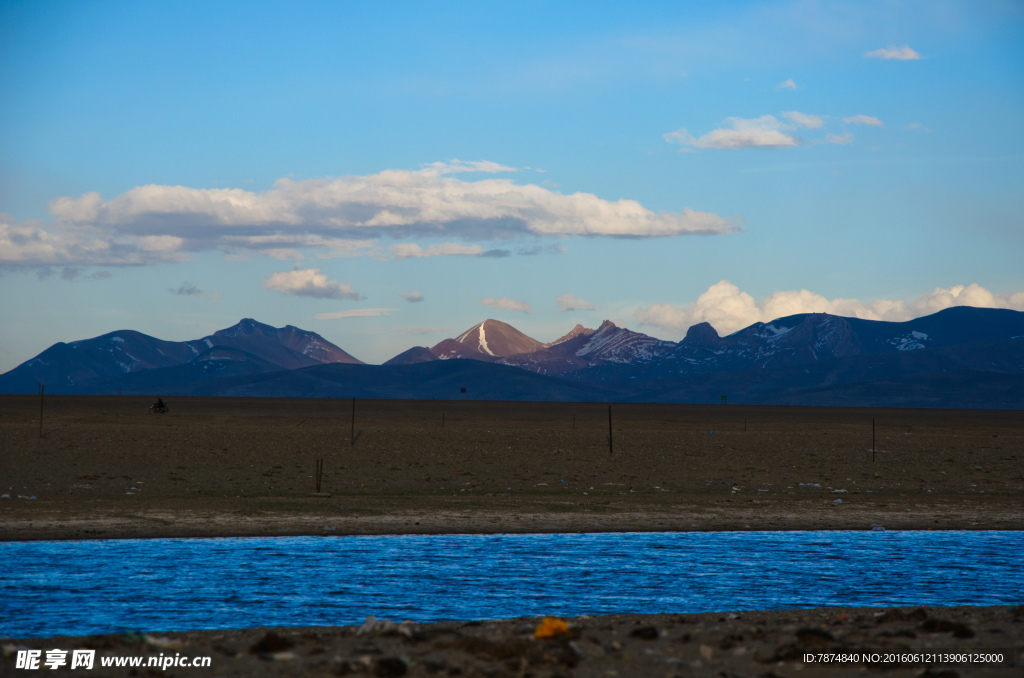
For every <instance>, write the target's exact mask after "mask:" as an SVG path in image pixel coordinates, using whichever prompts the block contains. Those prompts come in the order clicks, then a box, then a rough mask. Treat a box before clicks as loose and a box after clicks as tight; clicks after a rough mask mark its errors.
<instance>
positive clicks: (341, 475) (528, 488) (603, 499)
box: [0, 395, 1024, 540]
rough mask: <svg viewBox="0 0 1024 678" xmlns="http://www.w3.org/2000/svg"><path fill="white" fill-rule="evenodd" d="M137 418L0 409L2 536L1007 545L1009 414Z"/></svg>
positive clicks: (178, 407) (105, 409) (253, 405)
mask: <svg viewBox="0 0 1024 678" xmlns="http://www.w3.org/2000/svg"><path fill="white" fill-rule="evenodd" d="M151 400H152V399H147V398H140V397H137V396H133V397H82V396H55V397H53V396H47V397H46V399H45V403H44V411H43V420H42V433H43V435H42V437H40V426H39V397H38V396H17V395H7V396H0V493H4V494H9V495H10V497H11V498H10V499H2V500H0V540H27V539H88V538H112V537H157V536H163V537H167V536H242V535H299V534H329V535H332V536H333V535H343V534H360V533H378V534H387V533H395V534H398V533H442V532H447V533H453V532H454V533H461V532H576V531H585V532H612V531H676V530H807V529H855V530H867V529H872V527H873V526H883V527H884V528H885V529H1002V530H1006V529H1009V530H1017V529H1022V528H1024V416H1022V414H1021V413H1020V412H1016V411H971V410H962V411H951V410H902V409H900V410H897V409H868V408H795V407H792V408H790V407H747V406H734V405H721V406H697V405H632V404H613V405H612V426H613V443H614V447H613V452H609V444H608V443H609V441H608V408H607V405H598V404H566V403H520V402H474V401H399V400H376V401H357V402H356V414H355V428H354V433H355V435H354V444H353V429H352V420H351V408H352V403H351V401H350V400H325V399H320V400H318V399H260V398H252V399H242V398H237V399H233V398H167V401H168V404H169V405H170V407H171V411H170V413H168V414H164V415H151V414H149V413H148V407H149V405H150V402H151ZM872 419H874V420H875V441H876V444H875V447H876V450H877V452H876V453H875V455H874V457H875V458H874V460H872V449H871V440H872ZM319 458H322V459H323V460H324V474H323V480H322V492H321V493H320V494H319V495H316V494H315V493H314V489H315V484H314V482H315V481H314V473H315V469H316V460H317V459H319ZM843 490H845V492H844V491H843ZM19 496H20V497H24V498H19ZM27 497H35V499H29V498H27ZM836 500H841V502H837V501H836Z"/></svg>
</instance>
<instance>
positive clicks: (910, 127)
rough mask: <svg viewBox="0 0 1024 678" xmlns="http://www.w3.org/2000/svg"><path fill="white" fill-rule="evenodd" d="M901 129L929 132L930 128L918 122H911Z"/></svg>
mask: <svg viewBox="0 0 1024 678" xmlns="http://www.w3.org/2000/svg"><path fill="white" fill-rule="evenodd" d="M903 129H905V130H910V131H911V132H931V130H930V129H928V128H927V127H925V126H924V125H922V124H921V123H919V122H912V123H910V124H909V125H907V126H906V127H904V128H903Z"/></svg>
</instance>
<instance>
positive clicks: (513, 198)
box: [0, 124, 742, 266]
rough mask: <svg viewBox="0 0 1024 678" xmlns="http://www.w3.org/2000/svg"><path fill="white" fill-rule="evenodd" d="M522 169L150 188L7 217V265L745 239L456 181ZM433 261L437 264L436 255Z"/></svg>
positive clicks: (596, 205)
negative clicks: (607, 240)
mask: <svg viewBox="0 0 1024 678" xmlns="http://www.w3.org/2000/svg"><path fill="white" fill-rule="evenodd" d="M740 126H741V127H742V124H740ZM511 169H512V168H506V167H504V166H502V165H498V164H497V163H493V162H489V161H479V162H463V161H451V162H449V163H436V164H434V165H430V166H428V167H426V168H423V169H420V170H416V171H405V170H386V171H383V172H380V173H378V174H373V175H369V176H346V177H340V178H330V179H307V180H302V181H295V180H291V179H279V180H278V181H276V182H275V183H274V186H273V187H272V188H271V189H270V190H268V191H264V192H250V191H246V190H242V189H238V188H226V189H222V188H217V189H200V188H189V187H187V186H163V185H148V186H139V187H136V188H133V189H131V190H129V191H126V192H125V193H122V194H120V195H117V196H115V197H113V198H111V199H110V200H103V198H102V197H101V196H100V195H99V194H98V193H86V194H84V195H82V196H80V197H78V198H72V197H61V198H57V199H55V200H53V201H52V202H51V203H50V212H51V214H52V215H53V217H54V218H55V220H54V221H51V222H49V223H42V222H37V221H32V222H21V223H19V222H16V221H15V220H13V219H12V218H10V217H8V216H6V215H2V216H0V264H6V265H9V266H10V265H24V266H40V265H126V264H147V263H155V262H161V261H183V260H186V259H187V258H188V255H189V254H190V253H193V252H202V251H209V250H216V249H220V250H223V251H225V252H227V253H231V254H234V255H237V254H245V253H247V252H255V253H262V254H265V255H267V256H272V257H276V258H280V259H293V260H294V259H299V258H302V257H303V256H304V254H303V253H304V252H309V251H311V252H314V253H315V254H316V255H317V256H318V257H324V258H327V257H339V256H356V255H365V254H369V255H371V256H379V255H380V253H381V250H380V248H379V247H378V246H377V245H375V242H376V241H377V239H379V238H382V237H387V238H394V239H396V240H397V239H405V238H412V237H427V238H454V239H460V240H463V241H469V242H481V241H489V240H495V239H507V238H514V237H519V236H541V237H558V238H561V237H566V236H604V237H630V238H652V237H674V236H682V235H715V234H723V233H733V232H737V231H739V230H741V225H742V219H741V218H738V217H737V218H731V219H727V218H723V217H721V216H719V215H717V214H713V213H710V212H698V211H695V210H692V209H689V208H684V209H682V210H681V211H678V212H653V211H651V210H649V209H647V208H645V207H644V206H643V205H641V204H640V203H639V202H637V201H635V200H614V201H613V200H604V199H602V198H599V197H597V196H596V195H593V194H589V193H573V194H569V195H565V194H562V193H558V192H555V191H552V190H550V189H547V188H544V187H542V186H539V185H536V184H525V185H520V184H515V183H513V182H512V181H511V180H510V179H501V178H485V179H481V180H478V181H463V180H461V179H459V178H456V177H454V176H451V175H452V174H455V173H465V172H469V173H493V172H500V171H511ZM468 246H469V245H467V247H468ZM442 247H443V246H442ZM402 251H403V250H402V248H399V252H402ZM425 251H426V252H428V256H432V255H431V254H429V253H430V252H431V249H430V248H427V249H426V250H425ZM482 251H485V250H482ZM404 252H405V253H406V254H407V255H408V256H417V255H416V254H408V253H409V252H415V250H414V249H413V248H410V249H406V250H404Z"/></svg>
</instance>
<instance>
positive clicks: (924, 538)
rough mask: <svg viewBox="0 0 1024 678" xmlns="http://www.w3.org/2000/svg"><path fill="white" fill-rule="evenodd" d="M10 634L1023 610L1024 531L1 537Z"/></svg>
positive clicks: (1, 608) (0, 613) (1, 623)
mask: <svg viewBox="0 0 1024 678" xmlns="http://www.w3.org/2000/svg"><path fill="white" fill-rule="evenodd" d="M0 563H2V564H3V565H2V568H0V636H5V635H6V636H12V637H33V636H51V635H58V634H68V635H84V634H91V633H111V632H116V631H122V630H125V629H133V630H144V631H171V630H186V629H213V628H244V627H252V626H260V625H262V626H311V625H337V624H353V623H360V622H362V621H363V619H364V618H365V617H366V616H367V615H370V614H374V615H377V616H378V617H382V618H385V619H392V620H403V619H412V620H416V621H438V620H444V619H495V618H508V617H518V616H529V615H540V614H558V615H566V616H576V615H581V614H608V613H616V612H645V613H654V612H704V611H710V610H717V611H724V610H752V609H778V608H790V607H820V606H881V605H933V606H943V605H962V604H972V605H1005V604H1020V603H1024V565H1022V563H1024V532H711V533H707V532H704V533H701V532H691V533H640V534H539V535H443V536H422V535H404V536H367V537H340V538H327V539H325V538H320V537H289V538H280V537H277V538H244V539H242V538H240V539H147V540H110V541H80V542H8V543H0Z"/></svg>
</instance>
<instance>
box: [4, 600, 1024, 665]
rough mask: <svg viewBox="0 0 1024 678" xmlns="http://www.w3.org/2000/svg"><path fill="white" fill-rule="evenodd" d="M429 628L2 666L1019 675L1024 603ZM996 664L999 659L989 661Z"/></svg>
mask: <svg viewBox="0 0 1024 678" xmlns="http://www.w3.org/2000/svg"><path fill="white" fill-rule="evenodd" d="M541 621H542V620H540V619H535V618H526V619H510V620H500V621H483V622H476V621H471V622H445V623H434V624H414V623H391V622H381V621H377V622H373V621H370V622H368V623H366V624H364V625H363V626H362V627H359V626H335V627H310V628H274V629H269V628H257V629H243V630H211V631H188V632H156V633H148V634H136V633H128V634H117V635H102V636H83V637H55V638H32V639H3V640H0V643H2V645H3V650H4V657H3V661H2V663H0V675H32V673H31V672H27V671H17V670H15V669H14V665H15V661H16V657H17V652H18V650H24V649H38V650H43V651H44V656H45V650H49V649H55V648H56V649H64V650H69V651H70V650H73V649H76V648H83V649H93V650H95V651H96V659H95V662H96V667H97V668H96V669H94V670H93V671H91V672H89V671H82V670H76V671H67V670H65V671H51V670H46V672H45V675H94V676H225V677H228V676H232V677H234V676H238V677H244V676H251V677H255V678H262V677H265V676H266V677H270V676H345V675H353V676H465V677H470V676H479V677H483V676H486V677H506V676H507V677H513V676H516V677H526V676H531V677H533V678H554V677H556V676H563V677H564V678H569V677H578V678H598V677H600V678H607V677H622V678H631V677H636V678H646V677H648V676H649V677H652V678H654V677H656V678H666V677H668V678H672V677H680V678H682V677H684V676H694V677H707V678H721V677H722V676H726V677H744V676H750V677H753V676H758V677H761V678H769V677H776V678H797V677H799V678H805V677H818V676H823V677H825V676H828V677H831V676H863V675H883V676H887V677H890V676H891V677H893V678H904V677H910V676H913V677H915V678H916V677H932V678H934V677H938V676H943V677H944V678H954V677H967V676H993V677H1000V676H1007V677H1010V676H1020V675H1021V674H1022V673H1024V606H1016V607H950V608H888V609H877V608H825V609H814V610H774V611H755V612H750V611H739V612H714V613H703V614H668V615H666V614H659V615H643V614H628V615H610V616H595V617H579V618H575V619H566V620H565V621H566V622H567V627H568V633H567V634H566V635H559V636H556V637H552V638H547V639H537V638H535V637H534V636H535V632H536V629H537V627H538V626H539V625H540V624H541ZM105 657H142V658H143V661H144V662H148V660H149V657H156V658H157V659H158V661H162V660H161V659H160V658H161V657H164V658H167V657H187V658H193V657H209V658H210V666H209V667H208V668H193V667H188V668H181V667H173V666H172V667H169V668H168V669H166V670H162V669H160V668H151V667H143V668H138V669H130V668H106V669H104V668H102V667H100V663H101V662H102V660H103V658H105ZM996 660H1001V661H996Z"/></svg>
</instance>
